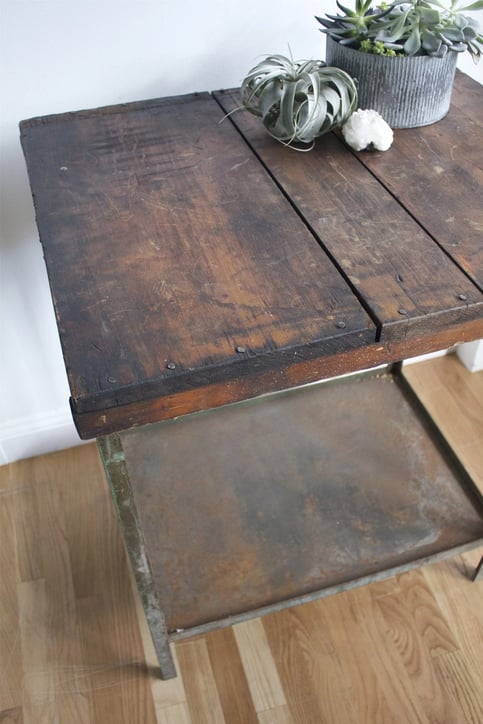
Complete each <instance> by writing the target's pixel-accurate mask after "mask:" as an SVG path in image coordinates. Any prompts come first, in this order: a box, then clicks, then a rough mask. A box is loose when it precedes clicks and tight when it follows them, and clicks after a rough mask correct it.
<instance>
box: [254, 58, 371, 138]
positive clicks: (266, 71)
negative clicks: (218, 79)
mask: <svg viewBox="0 0 483 724" xmlns="http://www.w3.org/2000/svg"><path fill="white" fill-rule="evenodd" d="M241 101H242V104H243V106H244V107H245V108H246V109H247V110H248V111H250V112H251V113H253V114H254V115H255V116H258V117H259V118H260V119H261V120H262V123H263V125H264V126H265V128H266V129H267V131H268V132H269V133H270V135H271V136H273V137H274V138H276V139H277V140H278V141H281V142H282V143H284V144H285V145H288V146H293V147H297V146H296V145H295V146H294V144H297V143H301V144H311V145H310V147H309V148H306V149H299V150H310V148H311V147H312V146H313V143H314V139H315V138H316V137H317V136H321V135H323V134H324V133H328V132H329V131H331V130H332V129H333V128H336V127H338V126H341V125H342V124H343V123H344V122H345V121H346V120H347V119H348V118H349V116H350V115H351V114H352V112H353V111H354V110H355V108H356V106H357V89H356V86H355V83H354V81H353V80H352V78H351V77H350V76H349V75H348V74H347V73H345V72H344V71H343V70H340V69H339V68H331V67H328V66H327V65H326V64H325V63H324V62H323V61H321V60H302V61H294V60H291V59H290V58H287V57H285V56H284V55H269V56H267V57H265V58H264V59H263V60H262V61H261V62H260V63H258V64H257V65H256V66H255V67H254V68H252V69H251V70H250V71H249V73H248V75H247V76H246V78H245V79H244V81H243V83H242V86H241Z"/></svg>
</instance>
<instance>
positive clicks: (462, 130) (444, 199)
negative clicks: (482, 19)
mask: <svg viewBox="0 0 483 724" xmlns="http://www.w3.org/2000/svg"><path fill="white" fill-rule="evenodd" d="M461 95H462V96H464V97H465V98H466V95H465V94H464V93H462V94H461ZM468 96H469V98H471V102H470V101H469V100H467V101H466V103H467V113H468V115H466V113H460V111H459V109H458V108H454V109H453V110H452V112H451V114H450V115H449V116H448V118H447V119H444V121H443V122H440V123H437V124H434V125H433V126H428V127H426V128H417V129H412V130H411V131H406V130H405V131H400V132H397V133H396V134H395V138H394V142H393V145H392V146H391V149H390V151H389V152H386V153H377V152H376V153H367V152H366V153H360V154H358V157H356V156H355V155H353V154H351V153H349V152H348V150H347V148H346V146H345V145H344V144H343V143H342V141H341V140H339V139H338V138H337V137H336V136H335V135H333V134H329V135H327V136H324V137H322V138H320V139H318V140H317V143H316V145H315V147H314V149H313V150H312V151H311V152H310V153H299V154H297V153H293V152H291V150H290V149H283V148H281V147H280V144H279V143H277V142H276V141H274V140H273V139H272V138H270V137H269V136H268V134H266V133H264V132H263V128H262V127H261V124H260V121H259V120H258V119H257V118H254V117H253V116H252V115H251V114H249V113H247V112H246V111H243V110H238V111H236V112H234V113H232V115H231V116H230V119H231V121H232V122H233V123H234V124H235V125H236V126H237V128H239V129H240V131H241V132H242V133H243V135H244V137H245V138H247V140H248V142H249V143H250V145H251V146H252V147H253V148H254V150H255V151H256V153H257V154H258V155H259V156H260V158H261V159H262V161H263V162H264V163H265V164H266V165H267V167H268V168H269V169H270V172H271V173H272V174H273V176H274V178H275V179H276V180H277V182H278V183H279V184H280V186H281V187H282V188H283V189H284V191H285V193H286V194H287V195H288V196H289V197H290V198H292V199H293V202H294V203H295V204H296V206H297V208H298V209H299V210H300V212H301V213H302V214H303V216H304V218H305V219H306V220H307V222H308V223H309V225H310V227H311V228H312V229H313V230H314V231H315V233H316V234H317V236H318V238H319V239H320V240H321V243H322V244H323V245H324V246H325V247H326V248H327V250H328V251H329V253H330V254H331V255H332V256H333V258H334V259H335V260H336V263H337V264H338V265H339V267H340V268H341V270H342V271H343V273H344V274H346V275H347V276H348V278H349V279H350V281H351V283H352V284H353V285H354V287H355V289H356V290H357V292H358V294H359V295H360V297H361V298H362V299H364V301H365V303H366V305H367V307H368V309H369V310H370V311H371V313H372V316H373V317H374V318H375V319H376V320H377V323H378V327H379V335H380V337H379V338H380V341H382V342H384V341H385V340H390V341H393V340H398V339H405V340H407V339H408V338H411V337H416V338H417V337H422V336H424V335H425V334H428V333H429V332H430V331H432V332H434V331H436V330H437V329H442V328H443V327H445V326H449V325H451V324H454V323H455V322H457V321H461V320H463V319H471V318H472V317H473V316H479V315H480V314H481V303H482V300H483V296H482V293H481V292H482V290H481V286H482V285H481V280H482V279H483V251H482V244H481V239H482V234H483V203H482V196H481V182H482V176H481V167H482V161H481V157H482V154H483V129H482V127H481V125H480V124H479V122H478V121H477V120H475V121H474V120H473V117H475V116H477V115H478V108H479V104H480V103H481V98H482V97H483V90H482V88H481V86H480V85H479V84H477V83H474V86H472V87H471V89H468ZM215 97H216V98H217V99H218V101H219V102H220V103H221V105H222V107H223V108H224V110H225V111H226V112H231V111H233V110H234V109H235V108H237V107H238V106H239V105H240V97H239V91H238V89H235V90H232V91H225V92H220V93H215ZM366 167H367V168H369V169H370V170H371V172H372V174H368V173H367V171H366ZM381 181H382V183H383V184H385V185H386V186H387V187H388V189H389V190H390V192H391V193H390V194H387V193H386V192H385V191H384V188H383V187H382V186H381V183H380V182H381ZM393 196H394V197H395V198H393ZM408 210H409V212H410V214H408V213H407V211H408ZM456 230H458V231H457V232H456ZM428 232H429V233H428ZM455 234H456V236H455ZM440 245H441V246H443V248H444V250H443V249H441V248H440ZM463 247H464V249H466V250H467V253H466V256H465V264H464V266H465V271H467V272H468V273H469V274H470V276H471V277H472V278H473V281H474V282H475V283H472V281H470V280H469V279H468V278H467V277H466V275H465V274H464V273H463V272H462V270H461V269H460V268H459V267H458V266H457V265H455V262H454V259H456V260H457V261H458V263H459V262H460V261H461V258H462V257H461V255H462V254H463V253H464V251H463ZM453 258H454V259H453Z"/></svg>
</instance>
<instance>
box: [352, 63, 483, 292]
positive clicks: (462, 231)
mask: <svg viewBox="0 0 483 724" xmlns="http://www.w3.org/2000/svg"><path fill="white" fill-rule="evenodd" d="M482 118H483V92H482V86H481V85H480V84H479V83H477V82H476V81H474V80H472V79H471V78H468V77H467V76H464V75H463V74H461V73H458V75H457V78H456V84H455V91H454V93H453V101H452V104H451V109H450V112H449V113H448V115H447V116H446V118H444V119H443V120H442V121H441V122H440V123H435V124H434V125H432V126H428V127H427V128H426V129H425V130H424V133H418V132H417V130H416V129H408V131H407V132H404V133H401V134H397V138H396V143H395V144H394V146H393V148H392V151H391V158H390V159H389V157H388V156H386V155H385V154H379V155H378V156H375V155H374V156H368V155H367V154H366V155H364V156H362V155H361V160H362V161H363V163H365V164H366V165H367V167H368V168H369V169H370V170H371V171H372V172H373V173H374V174H375V175H376V176H377V177H378V178H379V179H380V180H381V181H382V183H383V184H384V185H385V186H386V187H387V188H388V189H389V190H390V191H391V193H392V194H394V196H395V197H396V198H397V199H398V201H399V202H400V203H401V204H402V205H403V206H404V207H405V208H406V209H408V210H409V212H410V213H411V214H413V215H414V216H415V217H416V218H417V219H418V221H419V223H420V224H421V225H422V227H423V228H424V229H426V231H427V232H428V233H429V234H430V235H431V236H432V237H433V238H434V239H436V240H437V242H438V244H439V245H440V246H441V247H442V249H443V250H444V252H445V253H446V254H448V255H449V256H451V257H452V258H453V259H455V260H456V261H457V263H458V264H459V265H460V267H461V268H462V269H463V270H464V271H465V272H466V273H467V274H468V276H469V277H470V278H471V279H472V280H473V282H474V283H475V284H476V285H477V286H478V288H479V289H480V290H483V244H482V240H483V121H482ZM425 190H428V191H429V194H428V193H425ZM451 289H453V290H454V287H451ZM477 298H478V297H475V296H474V292H473V293H472V294H471V293H470V294H469V295H468V300H471V301H475V300H476V299H477Z"/></svg>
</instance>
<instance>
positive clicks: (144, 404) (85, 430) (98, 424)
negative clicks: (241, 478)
mask: <svg viewBox="0 0 483 724" xmlns="http://www.w3.org/2000/svg"><path fill="white" fill-rule="evenodd" d="M479 337H483V319H477V320H471V321H469V322H466V323H461V324H458V325H456V326H454V327H449V328H447V329H443V330H435V331H434V333H433V334H431V335H427V336H425V337H424V338H415V339H412V338H410V337H409V338H405V339H403V340H400V341H399V342H394V341H386V342H381V343H377V344H372V345H367V346H365V347H364V348H361V349H355V350H351V351H350V352H343V353H339V354H335V355H327V356H324V357H316V358H315V359H311V358H310V354H306V353H305V352H304V353H301V352H299V353H297V355H293V356H292V359H291V360H290V362H287V364H286V365H285V366H284V368H283V369H280V370H269V371H263V372H259V373H256V374H255V373H254V374H251V375H250V377H249V378H243V377H239V378H238V379H236V380H231V381H230V384H226V383H210V384H208V385H206V386H202V387H198V388H196V389H193V390H188V391H184V392H178V393H174V394H172V395H166V396H164V397H160V398H159V397H158V398H155V399H152V400H141V401H139V402H134V403H130V404H126V405H121V406H119V407H113V408H110V409H109V410H105V411H104V412H95V411H94V412H87V413H82V414H78V413H76V412H74V420H75V422H76V424H77V426H78V429H79V432H80V433H81V436H82V437H84V438H90V437H97V436H100V435H105V434H107V433H111V432H118V431H119V430H125V429H127V428H130V427H134V426H136V425H144V424H147V423H149V422H152V421H153V420H156V421H160V420H167V419H172V418H173V416H175V417H178V416H181V415H187V414H189V413H192V412H199V411H201V410H206V409H208V408H209V407H213V408H215V407H219V406H222V405H225V404H229V403H232V402H239V401H242V400H247V399H250V398H253V397H256V396H259V395H262V394H264V393H267V392H277V391H279V390H285V389H287V388H290V387H296V386H299V385H303V384H308V383H309V382H317V381H319V380H323V379H327V378H330V377H337V376H338V375H344V374H347V373H350V372H357V371H359V370H365V369H369V368H371V367H376V366H377V365H382V364H388V363H390V362H398V361H400V360H402V359H407V358H409V357H416V356H419V355H421V354H426V353H428V352H436V351H439V350H442V349H448V348H449V347H452V346H453V345H455V344H459V343H462V342H468V341H471V340H474V339H478V338H479Z"/></svg>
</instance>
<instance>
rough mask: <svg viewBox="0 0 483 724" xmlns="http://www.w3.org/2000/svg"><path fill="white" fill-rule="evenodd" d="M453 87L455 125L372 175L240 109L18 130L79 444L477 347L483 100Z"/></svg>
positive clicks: (400, 137) (165, 102)
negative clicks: (303, 385)
mask: <svg viewBox="0 0 483 724" xmlns="http://www.w3.org/2000/svg"><path fill="white" fill-rule="evenodd" d="M460 81H461V84H462V85H461V89H457V93H456V98H457V100H456V102H457V103H458V104H459V108H463V106H464V111H462V120H461V122H460V124H459V125H457V126H455V124H454V122H453V121H452V120H451V119H452V118H453V120H454V114H453V116H451V115H450V117H449V118H448V120H446V119H445V121H443V122H441V123H440V124H437V125H436V126H435V127H434V128H433V127H431V128H429V129H418V130H416V131H412V132H411V134H412V135H411V134H410V135H407V133H406V132H399V133H398V134H397V136H396V141H395V144H394V146H393V148H392V149H391V151H390V152H388V153H387V154H374V155H371V156H368V155H367V154H366V155H365V156H364V163H365V164H366V166H368V167H369V166H370V172H369V171H368V169H367V168H366V167H365V166H364V164H363V163H361V162H360V160H358V159H357V158H356V156H355V155H354V154H352V153H351V152H349V150H348V149H347V148H346V147H345V146H344V145H343V144H342V143H341V142H340V140H339V139H338V138H336V137H335V136H333V135H331V136H328V137H325V138H322V139H319V141H318V142H317V144H316V147H315V149H314V150H313V151H312V152H311V153H308V154H300V153H294V152H292V151H290V150H288V149H286V148H283V147H282V146H281V145H280V144H278V143H276V142H275V141H273V139H271V138H270V137H269V136H268V135H267V134H266V132H265V131H264V129H263V128H262V126H261V124H260V123H259V122H258V121H257V119H255V118H253V117H252V116H250V114H248V113H245V112H241V111H239V112H237V113H234V114H233V115H231V116H230V117H229V118H225V117H224V116H225V110H231V109H232V108H233V107H234V106H235V105H237V104H238V102H239V101H238V96H237V94H236V93H230V92H227V93H218V94H215V97H216V98H217V99H218V101H220V102H221V103H222V104H223V108H220V106H219V105H218V102H217V100H215V97H210V96H209V95H208V94H193V95H190V96H184V97H178V98H172V99H160V100H155V101H146V102H139V103H135V104H128V105H123V106H113V107H107V108H103V109H97V110H91V111H81V112H78V113H66V114H61V115H58V116H48V117H44V118H38V119H31V120H29V121H25V122H23V123H22V124H21V131H22V143H23V147H24V151H25V155H26V159H27V165H28V170H29V174H30V181H31V187H32V192H33V196H34V202H35V207H36V216H37V221H38V226H39V230H40V237H41V241H42V244H43V247H44V255H45V258H46V262H47V268H48V272H49V277H50V282H51V288H52V295H53V299H54V304H55V308H56V314H57V321H58V327H59V332H60V337H61V341H62V345H63V350H64V357H65V362H66V367H67V371H68V375H69V382H70V387H71V395H72V411H73V415H74V419H75V421H76V424H77V426H78V429H79V431H80V433H81V435H82V436H83V437H93V436H96V435H99V434H102V433H106V432H111V431H113V430H116V429H125V428H127V427H130V426H132V425H135V424H143V423H145V422H150V421H154V420H159V419H165V418H166V417H170V416H171V417H173V416H176V415H178V414H183V413H185V412H192V411H194V410H199V409H203V408H206V407H214V406H218V405H222V404H225V403H226V402H230V401H235V400H239V399H243V398H245V397H254V396H256V395H257V394H260V393H261V392H267V391H271V390H276V389H280V388H282V387H284V386H290V385H291V384H297V383H299V382H309V381H313V380H314V379H316V378H317V376H319V377H324V376H330V375H331V374H337V373H338V372H348V371H351V370H354V369H360V368H362V367H364V366H371V365H374V364H377V363H381V362H385V361H392V360H393V359H394V358H395V354H396V352H395V350H396V349H397V354H398V355H399V358H400V359H403V358H406V357H408V356H410V355H414V354H418V353H422V352H425V351H428V348H431V349H440V348H443V347H445V346H450V345H451V344H453V343H455V342H460V341H463V340H467V339H469V338H470V337H471V336H472V338H478V337H481V336H483V294H482V291H481V288H479V287H478V286H477V284H476V282H477V280H478V279H480V277H481V264H482V258H481V251H480V246H481V245H480V246H479V245H478V244H479V242H478V240H479V239H481V225H480V221H481V213H482V212H481V203H480V201H481V199H480V198H479V188H481V177H480V176H479V175H478V174H480V171H479V170H478V166H479V164H478V156H476V157H475V156H474V154H472V153H470V150H471V144H473V146H474V147H475V148H476V149H478V147H481V146H482V145H483V144H481V124H480V123H479V121H478V120H474V121H472V119H473V118H474V116H477V113H478V109H479V107H480V105H481V96H482V94H483V92H482V91H481V88H480V87H474V86H471V85H470V86H468V81H467V80H466V79H465V78H464V76H461V75H459V76H458V82H460ZM462 104H463V105H462ZM234 124H236V125H237V127H238V129H239V130H240V131H241V132H242V134H243V136H244V138H243V137H242V135H241V134H240V133H239V132H238V130H236V129H235V128H234ZM471 124H473V125H471ZM410 138H413V139H417V144H416V146H417V149H418V151H417V154H418V159H419V157H421V158H420V160H419V161H418V163H417V164H415V163H414V158H415V157H414V158H413V151H412V149H413V147H414V144H413V143H412V142H411V143H410V142H409V141H408V139H410ZM470 138H471V141H470V140H469V139H470ZM254 151H255V152H256V153H254ZM480 151H481V148H480ZM480 151H478V150H476V151H475V153H480ZM259 157H260V158H259ZM260 159H261V161H262V162H261V161H260ZM361 159H362V156H361ZM475 161H476V162H475ZM265 167H266V168H265ZM413 168H416V171H415V172H414V176H411V174H412V173H413V171H412V169H413ZM394 169H396V170H397V173H399V174H400V176H399V177H397V178H396V176H397V173H396V171H395V170H394ZM435 169H436V170H435ZM437 169H442V171H441V172H440V171H438V170H437ZM423 171H424V173H423ZM428 174H429V175H428ZM379 177H380V178H379ZM398 179H399V180H398ZM449 179H450V180H449ZM456 179H457V180H456ZM381 180H382V182H383V183H381V182H380V181H381ZM384 184H385V186H387V188H388V189H389V190H386V189H385V187H384ZM394 196H395V197H396V198H394ZM405 204H407V206H408V207H409V208H410V213H409V214H408V213H407V211H406V210H405V209H404V205H405ZM431 215H433V216H434V219H433V220H432V223H434V224H435V226H434V228H433V227H431V229H430V221H431V219H430V218H429V217H430V216H431ZM413 216H414V217H415V218H413ZM453 229H460V232H459V236H458V238H456V237H454V236H453V232H452V230H453ZM479 229H480V231H479ZM428 231H429V233H428ZM431 234H433V236H434V239H433V238H432V236H431ZM448 235H449V236H448ZM439 237H441V246H442V247H444V250H443V249H442V248H440V243H439V241H440V238H439ZM448 239H449V241H448ZM454 250H455V254H453V251H454ZM455 262H456V263H455ZM460 267H463V268H464V270H465V271H463V270H462V268H460ZM480 286H481V285H480ZM378 345H379V346H378ZM397 345H399V347H398V346H397Z"/></svg>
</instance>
